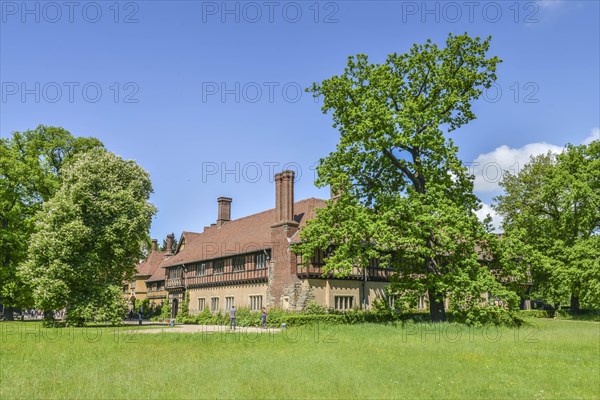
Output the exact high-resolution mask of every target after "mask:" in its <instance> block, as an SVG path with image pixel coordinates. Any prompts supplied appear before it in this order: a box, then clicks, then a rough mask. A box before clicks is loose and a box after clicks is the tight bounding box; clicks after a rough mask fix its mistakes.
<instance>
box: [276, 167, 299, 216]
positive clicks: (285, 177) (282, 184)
mask: <svg viewBox="0 0 600 400" xmlns="http://www.w3.org/2000/svg"><path fill="white" fill-rule="evenodd" d="M275 215H276V222H277V223H278V224H280V223H285V222H294V171H289V170H288V171H283V172H280V173H278V174H275Z"/></svg>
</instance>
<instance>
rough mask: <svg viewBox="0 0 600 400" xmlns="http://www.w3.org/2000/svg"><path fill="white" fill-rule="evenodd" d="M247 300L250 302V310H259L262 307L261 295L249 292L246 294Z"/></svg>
mask: <svg viewBox="0 0 600 400" xmlns="http://www.w3.org/2000/svg"><path fill="white" fill-rule="evenodd" d="M248 302H249V303H250V311H260V310H262V308H263V295H262V294H251V295H250V296H248Z"/></svg>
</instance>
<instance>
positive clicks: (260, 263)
mask: <svg viewBox="0 0 600 400" xmlns="http://www.w3.org/2000/svg"><path fill="white" fill-rule="evenodd" d="M265 268H267V255H266V254H265V253H258V254H255V255H254V269H265Z"/></svg>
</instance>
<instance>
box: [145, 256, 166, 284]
mask: <svg viewBox="0 0 600 400" xmlns="http://www.w3.org/2000/svg"><path fill="white" fill-rule="evenodd" d="M165 254H166V252H164V253H163V257H162V258H161V262H160V264H159V265H158V267H157V268H156V271H154V273H153V274H152V276H150V278H148V279H146V282H159V281H164V280H165V269H164V268H163V266H164V265H166V264H167V262H168V261H169V258H170V257H166V256H165Z"/></svg>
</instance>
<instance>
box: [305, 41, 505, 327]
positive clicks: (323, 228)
mask: <svg viewBox="0 0 600 400" xmlns="http://www.w3.org/2000/svg"><path fill="white" fill-rule="evenodd" d="M489 47H490V38H488V39H485V40H482V39H480V38H479V37H475V38H472V37H470V36H468V35H467V34H464V35H460V36H454V35H449V36H448V38H447V40H446V43H445V47H438V45H437V44H435V43H432V42H431V41H430V40H428V41H427V42H425V43H424V44H420V45H419V44H415V45H414V46H413V47H412V48H411V49H410V51H409V52H407V53H404V54H395V53H394V54H391V55H389V56H388V57H387V59H386V61H385V62H384V63H382V64H375V63H370V62H369V60H368V58H367V56H366V55H357V56H354V57H350V58H349V60H348V64H347V67H346V68H345V70H344V73H343V74H342V75H339V76H337V75H336V76H333V77H331V78H329V79H326V80H324V81H323V82H322V83H320V84H318V83H315V84H314V85H313V87H312V88H311V89H310V91H312V92H313V94H314V95H315V96H322V97H323V99H324V105H323V109H322V110H323V112H324V113H328V112H331V114H332V117H333V121H334V124H333V126H334V127H335V128H337V129H338V130H339V132H340V141H339V144H338V145H337V148H336V150H335V151H334V152H332V153H331V154H329V155H328V156H327V157H325V158H323V159H321V160H320V163H319V166H318V168H317V171H318V179H317V185H319V186H326V185H330V186H331V189H332V191H333V192H334V193H338V194H339V195H340V196H339V197H338V198H337V200H335V201H329V203H328V205H327V207H326V208H324V209H322V210H319V211H318V214H317V218H316V219H315V220H313V221H310V222H309V224H308V226H307V227H306V229H304V230H303V231H302V239H303V243H302V244H301V245H299V246H298V247H297V249H296V251H299V252H301V253H302V254H303V255H304V259H305V260H309V259H310V257H311V256H312V255H313V254H314V252H315V251H317V250H326V249H329V250H328V253H327V254H328V257H327V258H326V260H325V269H326V271H335V272H336V273H337V274H340V275H343V274H345V273H348V272H349V271H350V270H351V268H352V266H366V265H368V262H369V260H370V259H379V260H382V262H383V263H384V264H385V265H388V266H392V267H394V268H395V269H396V271H397V274H396V276H395V278H394V281H393V288H394V289H395V290H396V291H397V292H398V293H399V295H400V297H401V300H403V301H406V302H407V303H409V304H415V303H416V299H417V298H418V297H419V296H421V295H423V294H425V293H427V294H428V298H429V304H430V316H431V319H432V320H433V321H443V320H445V319H446V310H445V306H444V300H445V299H446V298H449V299H450V304H451V305H452V307H453V309H454V310H455V311H457V313H459V314H461V315H463V316H464V315H469V317H473V316H476V315H477V314H478V313H479V314H480V312H481V310H482V308H484V307H483V306H482V297H481V296H482V294H485V293H489V294H490V296H492V297H493V298H495V299H499V300H500V301H501V302H502V303H503V306H506V305H508V306H514V305H515V304H516V302H517V298H516V296H515V295H514V293H512V292H510V291H508V290H506V288H505V287H504V286H503V285H502V284H501V283H500V278H501V277H500V276H499V274H497V273H496V274H493V273H491V272H490V270H489V269H488V268H487V267H486V265H485V263H484V262H482V261H483V260H482V254H485V251H484V248H485V246H486V244H487V241H486V239H487V232H486V231H485V229H484V228H483V226H482V224H481V223H480V222H479V221H478V219H477V217H476V215H475V213H474V211H475V210H477V209H479V207H480V202H479V200H478V199H477V198H476V196H475V195H474V194H473V180H472V176H470V175H469V174H468V173H467V170H466V168H465V167H464V165H463V164H462V162H461V161H460V159H459V158H458V156H457V147H456V145H455V144H454V142H453V140H452V139H451V137H450V136H449V133H450V132H452V131H455V130H456V129H458V128H460V127H461V126H462V125H464V124H466V123H468V122H469V121H471V120H473V119H474V118H475V115H474V114H473V111H472V104H473V102H474V101H475V100H476V99H478V98H479V97H480V96H481V94H482V91H483V90H484V89H485V88H488V87H489V86H490V85H491V84H492V83H493V82H494V80H495V79H496V73H495V71H496V66H497V64H498V63H499V62H500V60H499V59H498V58H497V57H491V56H488V55H487V53H488V50H489ZM498 309H499V310H500V311H501V310H502V307H498Z"/></svg>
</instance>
